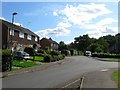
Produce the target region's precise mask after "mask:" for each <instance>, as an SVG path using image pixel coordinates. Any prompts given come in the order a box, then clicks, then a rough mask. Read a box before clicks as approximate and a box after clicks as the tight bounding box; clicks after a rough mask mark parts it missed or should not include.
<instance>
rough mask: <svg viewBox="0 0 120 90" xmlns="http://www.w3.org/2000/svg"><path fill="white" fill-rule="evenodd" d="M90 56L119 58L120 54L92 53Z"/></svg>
mask: <svg viewBox="0 0 120 90" xmlns="http://www.w3.org/2000/svg"><path fill="white" fill-rule="evenodd" d="M92 57H99V58H120V54H109V53H93V54H92Z"/></svg>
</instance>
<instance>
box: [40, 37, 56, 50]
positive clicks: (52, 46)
mask: <svg viewBox="0 0 120 90" xmlns="http://www.w3.org/2000/svg"><path fill="white" fill-rule="evenodd" d="M40 45H41V48H42V49H45V48H46V47H49V48H50V49H51V51H53V50H58V44H56V43H54V42H52V41H51V42H50V41H49V40H47V39H42V40H40Z"/></svg>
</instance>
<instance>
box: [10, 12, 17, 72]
mask: <svg viewBox="0 0 120 90" xmlns="http://www.w3.org/2000/svg"><path fill="white" fill-rule="evenodd" d="M15 15H17V13H16V12H14V13H12V29H11V54H12V46H13V44H12V38H13V37H12V35H13V30H14V25H13V23H14V16H15ZM12 59H13V58H11V60H10V71H11V70H12Z"/></svg>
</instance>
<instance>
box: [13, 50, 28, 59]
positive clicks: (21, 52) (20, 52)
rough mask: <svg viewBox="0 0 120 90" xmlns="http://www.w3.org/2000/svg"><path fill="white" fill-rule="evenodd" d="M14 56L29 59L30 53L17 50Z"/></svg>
mask: <svg viewBox="0 0 120 90" xmlns="http://www.w3.org/2000/svg"><path fill="white" fill-rule="evenodd" d="M13 58H14V59H19V60H23V59H25V60H27V59H29V54H28V53H26V52H24V51H17V52H14V53H13Z"/></svg>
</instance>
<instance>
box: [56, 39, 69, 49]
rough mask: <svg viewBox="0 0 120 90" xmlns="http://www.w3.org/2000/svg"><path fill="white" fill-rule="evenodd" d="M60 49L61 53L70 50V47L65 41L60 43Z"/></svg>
mask: <svg viewBox="0 0 120 90" xmlns="http://www.w3.org/2000/svg"><path fill="white" fill-rule="evenodd" d="M58 49H59V51H62V50H68V46H67V45H66V44H65V43H64V42H63V41H60V43H59V48H58Z"/></svg>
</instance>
